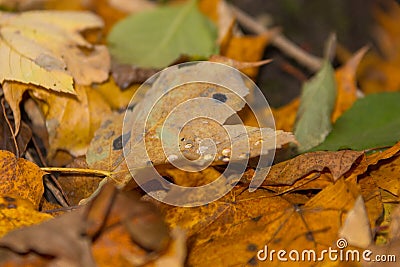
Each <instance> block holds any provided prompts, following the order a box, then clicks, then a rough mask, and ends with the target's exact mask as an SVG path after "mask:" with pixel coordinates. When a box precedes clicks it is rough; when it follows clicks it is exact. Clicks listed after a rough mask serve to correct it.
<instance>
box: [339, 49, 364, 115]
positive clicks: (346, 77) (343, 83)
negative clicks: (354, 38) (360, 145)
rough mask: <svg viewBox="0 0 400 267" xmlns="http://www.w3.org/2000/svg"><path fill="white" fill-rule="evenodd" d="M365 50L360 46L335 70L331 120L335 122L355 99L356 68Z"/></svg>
mask: <svg viewBox="0 0 400 267" xmlns="http://www.w3.org/2000/svg"><path fill="white" fill-rule="evenodd" d="M367 50H368V48H367V47H364V48H361V49H360V50H359V51H358V52H357V53H355V55H354V56H353V57H352V58H351V59H350V60H349V61H347V63H346V64H345V65H344V66H342V67H340V68H339V69H338V70H336V71H335V80H336V85H337V95H336V105H335V108H334V110H333V113H332V122H335V121H336V120H337V119H338V118H339V117H340V115H342V114H343V112H345V111H346V110H347V109H349V108H350V107H351V105H353V103H354V102H355V101H356V100H357V85H356V77H355V76H356V70H357V67H358V64H359V63H360V61H361V59H362V58H363V56H364V55H365V53H366V52H367Z"/></svg>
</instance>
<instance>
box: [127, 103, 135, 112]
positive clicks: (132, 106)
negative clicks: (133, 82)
mask: <svg viewBox="0 0 400 267" xmlns="http://www.w3.org/2000/svg"><path fill="white" fill-rule="evenodd" d="M135 106H136V104H135V103H134V104H131V105H129V106H128V110H130V111H132V110H133V108H134V107H135Z"/></svg>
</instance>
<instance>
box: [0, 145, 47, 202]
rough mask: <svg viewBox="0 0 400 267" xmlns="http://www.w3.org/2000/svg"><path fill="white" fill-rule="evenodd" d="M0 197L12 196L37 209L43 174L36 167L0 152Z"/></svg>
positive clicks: (2, 151)
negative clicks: (26, 201) (30, 203)
mask: <svg viewBox="0 0 400 267" xmlns="http://www.w3.org/2000/svg"><path fill="white" fill-rule="evenodd" d="M0 166H1V174H0V195H13V196H18V197H20V198H22V199H26V200H29V201H31V202H32V204H33V205H34V206H35V207H36V208H38V207H39V202H40V200H41V198H42V195H43V192H44V188H43V181H42V176H43V175H44V174H45V172H44V171H42V170H41V169H40V168H39V167H38V166H37V165H35V164H34V163H32V162H30V161H27V160H25V159H22V158H16V157H15V155H14V154H13V153H11V152H9V151H4V150H0Z"/></svg>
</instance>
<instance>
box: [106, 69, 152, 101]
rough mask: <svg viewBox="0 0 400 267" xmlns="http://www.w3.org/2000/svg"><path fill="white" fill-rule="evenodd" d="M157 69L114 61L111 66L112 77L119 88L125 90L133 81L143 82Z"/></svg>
mask: <svg viewBox="0 0 400 267" xmlns="http://www.w3.org/2000/svg"><path fill="white" fill-rule="evenodd" d="M158 71H159V70H157V69H149V68H140V67H136V66H134V65H129V64H118V63H114V64H112V66H111V72H112V77H113V78H114V80H115V83H116V84H117V85H118V87H119V88H120V90H125V89H126V88H128V87H129V86H130V85H132V84H134V83H143V82H145V81H146V80H147V79H148V78H150V77H151V76H153V75H154V74H156V73H157V72H158ZM129 99H130V98H129Z"/></svg>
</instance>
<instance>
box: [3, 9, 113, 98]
mask: <svg viewBox="0 0 400 267" xmlns="http://www.w3.org/2000/svg"><path fill="white" fill-rule="evenodd" d="M102 26H103V23H102V20H101V19H100V18H99V17H97V16H96V15H94V14H92V13H90V12H72V11H70V12H67V11H28V12H23V13H20V14H12V13H6V12H1V13H0V58H2V59H5V60H6V61H7V64H1V65H0V82H1V83H3V82H4V81H19V82H23V83H31V84H35V85H39V86H42V87H45V88H47V89H51V90H55V91H59V92H66V93H72V94H74V93H75V91H74V88H73V82H74V80H75V82H76V83H78V84H90V83H92V82H102V81H104V80H106V79H107V77H108V71H109V65H110V60H109V55H108V51H107V49H106V47H105V46H102V45H92V44H90V43H89V42H88V41H86V40H85V39H84V38H83V37H82V36H81V35H80V34H79V32H80V31H83V30H86V29H91V28H100V27H102ZM81 48H83V49H85V50H86V51H83V50H82V49H81Z"/></svg>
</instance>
